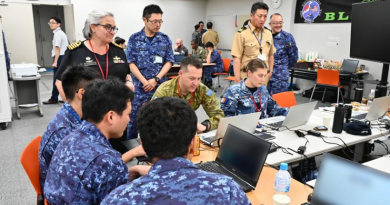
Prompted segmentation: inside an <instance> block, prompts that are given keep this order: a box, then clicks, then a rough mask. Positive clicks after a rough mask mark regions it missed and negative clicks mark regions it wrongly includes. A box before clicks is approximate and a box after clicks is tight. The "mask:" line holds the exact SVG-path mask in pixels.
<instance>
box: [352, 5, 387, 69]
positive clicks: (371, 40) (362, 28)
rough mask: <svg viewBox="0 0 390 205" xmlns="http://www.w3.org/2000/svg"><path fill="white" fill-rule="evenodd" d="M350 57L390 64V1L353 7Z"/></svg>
mask: <svg viewBox="0 0 390 205" xmlns="http://www.w3.org/2000/svg"><path fill="white" fill-rule="evenodd" d="M350 49H351V50H350V56H351V57H352V58H359V59H364V60H369V61H374V62H379V63H385V64H390V1H374V2H364V3H356V4H353V5H352V13H351V47H350Z"/></svg>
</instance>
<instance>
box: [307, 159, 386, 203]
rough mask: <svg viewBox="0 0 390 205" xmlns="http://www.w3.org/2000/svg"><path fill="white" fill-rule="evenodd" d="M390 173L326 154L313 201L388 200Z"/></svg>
mask: <svg viewBox="0 0 390 205" xmlns="http://www.w3.org/2000/svg"><path fill="white" fill-rule="evenodd" d="M389 187H390V174H388V173H385V172H382V171H379V170H377V169H373V168H371V167H368V166H364V165H361V164H358V163H356V162H352V161H349V160H346V159H343V158H340V157H336V156H334V155H331V154H324V155H323V157H322V162H321V166H320V171H319V174H318V178H317V181H316V184H315V187H314V191H313V196H312V201H311V203H310V204H311V205H351V204H353V205H367V204H389V198H388V197H387V196H388V194H389Z"/></svg>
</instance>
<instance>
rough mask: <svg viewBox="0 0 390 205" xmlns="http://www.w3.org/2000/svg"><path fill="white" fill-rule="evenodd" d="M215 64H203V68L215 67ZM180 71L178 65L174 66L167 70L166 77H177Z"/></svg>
mask: <svg viewBox="0 0 390 205" xmlns="http://www.w3.org/2000/svg"><path fill="white" fill-rule="evenodd" d="M215 65H216V64H215V63H203V67H207V66H215ZM179 70H180V65H178V64H174V65H173V66H172V67H171V69H169V71H168V73H167V76H168V77H169V76H175V75H177V73H178V72H179Z"/></svg>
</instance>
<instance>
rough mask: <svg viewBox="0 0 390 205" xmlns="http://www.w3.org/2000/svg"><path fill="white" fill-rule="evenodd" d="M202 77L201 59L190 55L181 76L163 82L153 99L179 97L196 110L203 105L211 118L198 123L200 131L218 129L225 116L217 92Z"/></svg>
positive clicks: (181, 70) (183, 63)
mask: <svg viewBox="0 0 390 205" xmlns="http://www.w3.org/2000/svg"><path fill="white" fill-rule="evenodd" d="M201 78H202V62H201V60H200V59H199V58H198V57H195V56H188V57H186V58H184V59H183V61H182V62H181V66H180V70H179V76H178V77H176V78H173V79H172V80H169V81H166V82H164V83H163V84H161V85H160V86H159V87H158V88H157V90H156V92H155V93H154V95H153V97H152V100H154V99H156V98H160V97H164V96H168V97H178V98H180V99H183V100H185V101H187V102H188V103H189V104H190V105H191V107H192V108H193V109H194V110H197V109H198V108H199V106H200V105H202V107H203V109H204V110H205V111H206V113H207V115H208V116H209V117H210V118H209V119H208V120H205V121H203V122H202V123H198V132H199V133H201V132H208V131H210V130H213V129H216V128H217V127H218V123H219V120H220V119H221V118H222V117H224V116H225V115H224V114H223V111H222V110H221V106H220V104H219V102H218V100H217V97H216V96H215V93H214V92H213V91H212V90H211V89H209V88H208V87H207V86H205V85H204V84H202V83H201V82H200V80H201Z"/></svg>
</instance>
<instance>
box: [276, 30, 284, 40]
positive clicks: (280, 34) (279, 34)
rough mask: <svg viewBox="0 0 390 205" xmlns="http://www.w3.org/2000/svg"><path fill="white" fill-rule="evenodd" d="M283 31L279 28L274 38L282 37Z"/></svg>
mask: <svg viewBox="0 0 390 205" xmlns="http://www.w3.org/2000/svg"><path fill="white" fill-rule="evenodd" d="M283 32H284V31H283V30H281V31H280V32H279V33H278V34H276V36H275V37H274V38H276V39H279V38H282V35H284V33H283Z"/></svg>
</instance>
